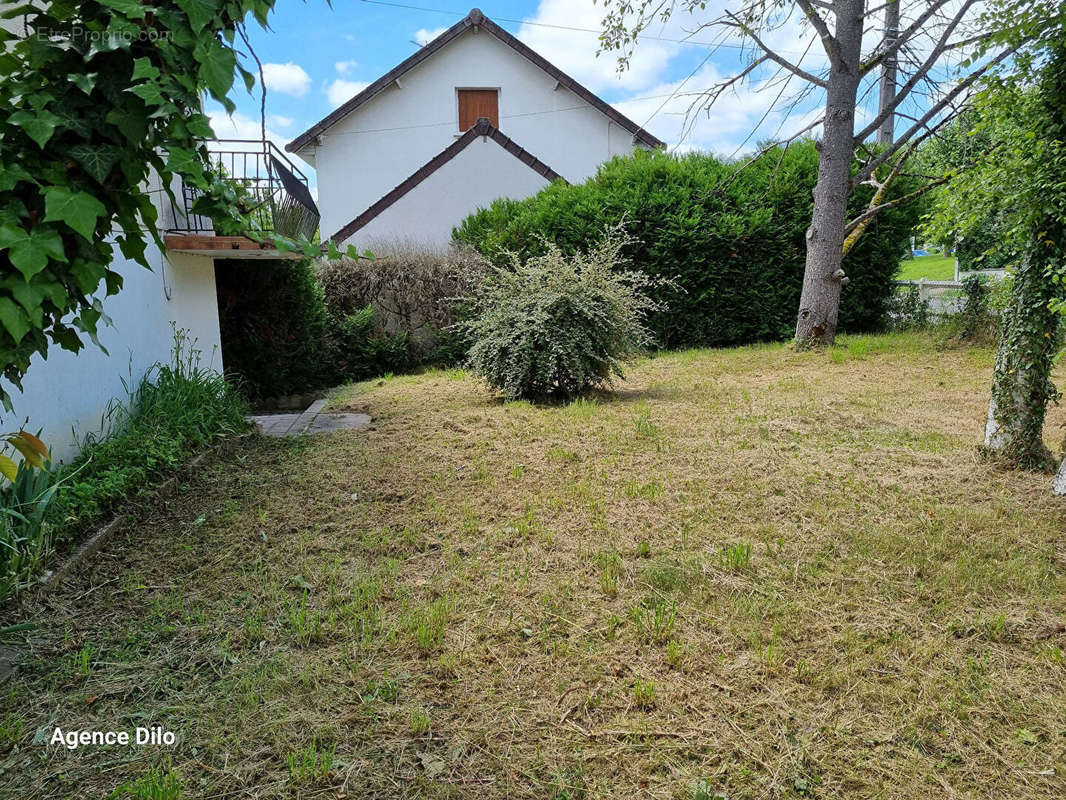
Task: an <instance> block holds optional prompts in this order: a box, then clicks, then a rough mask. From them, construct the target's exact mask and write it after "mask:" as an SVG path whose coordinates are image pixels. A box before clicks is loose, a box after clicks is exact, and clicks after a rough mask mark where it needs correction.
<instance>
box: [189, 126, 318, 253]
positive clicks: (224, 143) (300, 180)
mask: <svg viewBox="0 0 1066 800" xmlns="http://www.w3.org/2000/svg"><path fill="white" fill-rule="evenodd" d="M208 149H209V150H210V151H211V162H212V164H213V165H214V167H215V169H217V170H218V171H219V172H220V173H221V174H222V176H223V178H224V179H225V180H227V181H231V182H233V183H234V184H236V185H238V186H241V187H242V188H243V189H244V191H245V192H246V193H247V194H248V195H250V196H251V198H252V206H253V208H252V212H251V218H252V226H253V228H255V229H257V230H260V231H264V232H273V233H279V234H282V235H284V236H291V237H298V236H300V235H304V236H307V237H308V238H311V237H312V236H313V235H314V233H315V231H316V230H317V228H318V220H319V212H318V206H316V205H315V201H314V198H312V197H311V191H310V188H309V187H308V181H307V176H306V175H305V174H304V173H303V171H302V170H301V169H300V168H299V167H297V166H296V165H295V164H294V163H293V162H292V161H290V160H289V158H288V157H287V156H286V155H285V153H284V152H282V150H281V149H280V148H279V147H278V146H277V145H275V144H274V143H273V142H271V141H261V140H258V139H214V140H212V141H210V142H208ZM197 196H198V193H197V190H195V189H194V188H192V187H190V186H186V185H185V184H184V183H183V184H182V185H181V188H180V192H177V191H176V192H175V197H176V199H177V201H178V205H179V208H177V209H175V210H176V212H177V213H175V214H174V220H173V221H174V226H173V227H172V228H171V231H172V232H174V233H193V234H204V235H213V234H214V228H213V226H212V224H211V220H210V219H209V218H207V217H203V216H200V215H198V214H195V213H193V210H192V208H193V203H195V202H196V198H197Z"/></svg>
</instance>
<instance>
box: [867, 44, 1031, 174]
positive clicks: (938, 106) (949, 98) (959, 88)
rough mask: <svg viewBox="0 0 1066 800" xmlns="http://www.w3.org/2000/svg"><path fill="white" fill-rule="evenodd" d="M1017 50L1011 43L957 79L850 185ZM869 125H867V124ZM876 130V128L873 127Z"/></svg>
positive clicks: (926, 125) (872, 170) (882, 162)
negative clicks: (949, 88)
mask: <svg viewBox="0 0 1066 800" xmlns="http://www.w3.org/2000/svg"><path fill="white" fill-rule="evenodd" d="M1017 50H1018V45H1012V46H1010V47H1008V48H1007V49H1006V50H1003V51H1002V52H1000V53H999V55H997V56H996V57H995V58H993V59H992V60H991V61H989V62H988V63H986V64H985V65H984V66H982V67H980V68H979V69H977V70H974V71H973V72H972V73H970V75H968V76H967V77H966V78H965V79H964V80H962V81H959V83H957V84H956V85H955V88H953V89H952V90H951V91H950V92H948V93H947V94H946V95H945V96H944V97H943V98H942V99H941V100H940V101H938V102H936V103H934V104H933V106H932V107H931V108H930V109H929V110H928V111H926V112H925V114H923V115H922V116H921V117H920V118H919V119H918V121H917V122H915V123H914V124H913V125H912V126H911V127H910V128H908V129H907V131H906V132H905V133H903V135H901V136H900V138H899V139H898V140H897V141H896V142H895V143H894V144H891V145H889V146H888V147H886V148H885V149H884V151H882V152H881V153H880V154H879V155H878V156H877V157H876V158H874V159H873V160H872V161H871V162H870V163H868V164H867V165H866V167H865V168H863V169H862V170H860V171H859V174H858V175H856V176H855V177H854V178H852V183H851V185H852V186H858V185H859V184H860V183H862V182H863V181H864V180H866V179H867V178H869V177H870V176H871V175H872V174H873V173H874V170H876V169H877V168H878V167H879V166H881V165H882V164H884V163H885V162H886V161H888V160H889V159H890V158H892V156H894V155H895V154H896V153H897V152H899V150H900V148H901V147H903V146H904V145H906V144H907V142H908V141H909V140H910V139H911V138H913V137H914V135H915V133H917V132H918V131H920V130H921V129H922V128H925V127H928V123H929V121H930V120H932V119H933V118H935V117H936V116H937V115H938V114H939V113H940V112H941V111H943V110H944V109H945V108H947V107H948V106H950V105H951V104H952V102H953V101H954V100H955V98H957V97H958V96H959V95H960V94H962V92H964V91H965V90H966V89H969V88H970V87H971V86H973V84H974V83H976V82H977V80H978V79H979V78H980V77H981V76H982V75H984V74H985V73H987V72H988V71H989V70H990V69H992V67H994V66H996V65H997V64H999V63H1001V62H1002V61H1004V60H1006V59H1007V58H1008V57H1009V56H1011V55H1013V54H1014V53H1015V52H1016V51H1017ZM867 127H869V126H867ZM874 130H876V128H875V129H874ZM867 135H868V134H867Z"/></svg>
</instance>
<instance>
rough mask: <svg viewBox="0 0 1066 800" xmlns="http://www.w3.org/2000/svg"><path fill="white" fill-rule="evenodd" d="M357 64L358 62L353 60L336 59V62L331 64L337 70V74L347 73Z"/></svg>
mask: <svg viewBox="0 0 1066 800" xmlns="http://www.w3.org/2000/svg"><path fill="white" fill-rule="evenodd" d="M357 66H358V63H357V62H355V61H338V62H337V63H336V64H334V65H333V67H334V69H336V70H337V74H338V75H347V74H348V73H349V72H351V71H352V70H353V69H355V68H356V67H357Z"/></svg>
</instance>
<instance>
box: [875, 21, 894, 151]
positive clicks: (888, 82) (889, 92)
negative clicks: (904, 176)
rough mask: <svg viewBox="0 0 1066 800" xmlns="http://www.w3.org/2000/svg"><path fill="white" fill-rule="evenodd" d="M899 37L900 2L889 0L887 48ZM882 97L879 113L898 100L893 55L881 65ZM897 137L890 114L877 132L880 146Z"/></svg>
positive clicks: (886, 34)
mask: <svg viewBox="0 0 1066 800" xmlns="http://www.w3.org/2000/svg"><path fill="white" fill-rule="evenodd" d="M898 36H899V0H888V3H887V4H886V5H885V38H884V44H885V46H886V47H887V46H889V45H891V44H892V43H893V42H895V41H896V38H897V37H898ZM879 88H880V97H879V99H878V103H877V110H878V113H880V112H881V111H884V110H885V109H886V108H888V106H890V105H891V104H892V101H893V100H895V99H896V56H895V55H891V56H889V57H888V58H886V59H885V63H884V64H882V65H881V86H880V87H879ZM895 136H896V115H895V114H889V115H888V116H887V117H885V121H884V122H882V123H881V127H880V128H879V129H878V131H877V143H878V144H892V140H893V139H894V138H895Z"/></svg>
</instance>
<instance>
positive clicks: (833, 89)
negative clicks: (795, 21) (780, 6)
mask: <svg viewBox="0 0 1066 800" xmlns="http://www.w3.org/2000/svg"><path fill="white" fill-rule="evenodd" d="M834 10H835V12H836V35H835V39H836V43H837V52H836V53H835V54H834V55H833V56H832V57H831V59H830V62H831V64H830V68H829V81H828V83H829V85H828V88H827V89H826V101H825V121H824V122H823V124H822V141H821V144H820V147H819V159H818V182H817V183H816V184H815V186H814V212H813V214H812V215H811V226H810V227H809V228H808V229H807V262H806V265H805V267H804V270H803V291H802V293H801V295H800V307H799V315H798V317H797V319H796V345H797V346H799V347H807V346H810V345H828V344H832V343H833V339H834V338H835V336H836V330H837V314H838V312H839V310H840V289H841V278H842V277H843V271H842V270H841V269H840V262H841V261H842V259H843V256H842V247H843V245H844V224H845V222H846V216H847V208H848V195H849V194H850V193H851V161H852V156H853V154H854V149H855V101H856V94H857V92H858V88H859V79H860V75H859V59H860V57H861V52H862V23H863V3H862V2H860V1H859V0H838V2H836V3H834Z"/></svg>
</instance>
